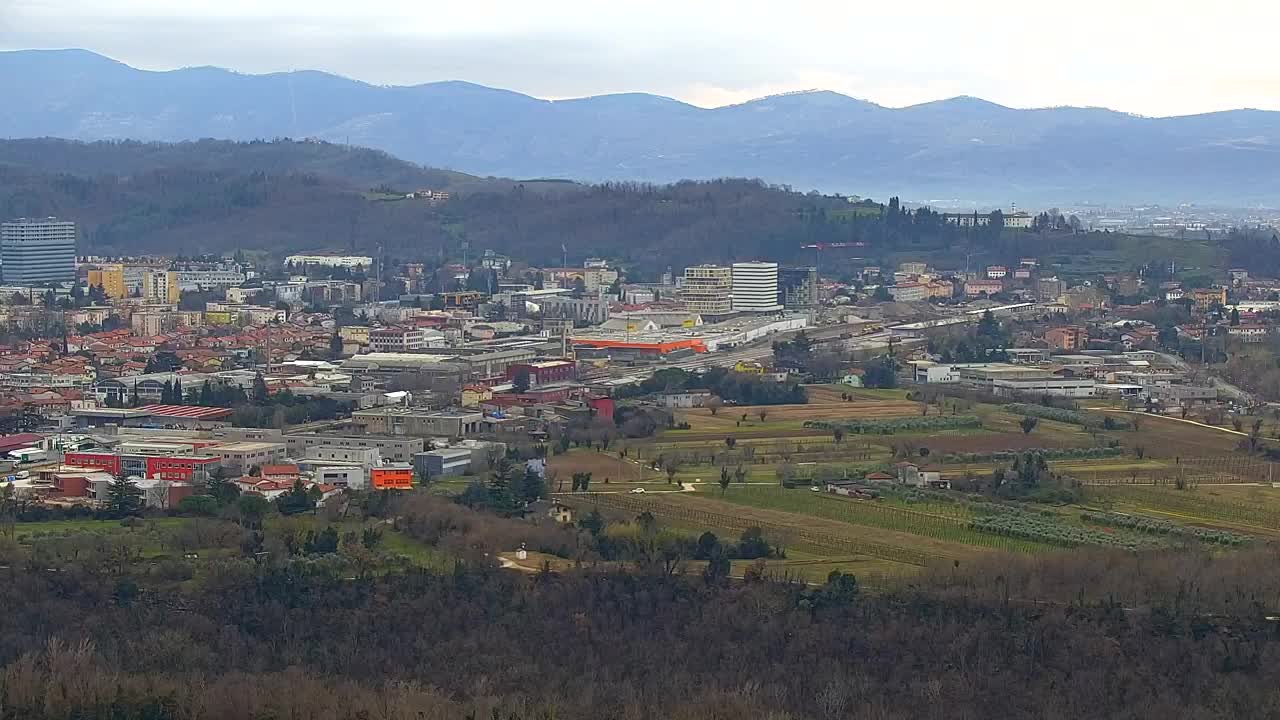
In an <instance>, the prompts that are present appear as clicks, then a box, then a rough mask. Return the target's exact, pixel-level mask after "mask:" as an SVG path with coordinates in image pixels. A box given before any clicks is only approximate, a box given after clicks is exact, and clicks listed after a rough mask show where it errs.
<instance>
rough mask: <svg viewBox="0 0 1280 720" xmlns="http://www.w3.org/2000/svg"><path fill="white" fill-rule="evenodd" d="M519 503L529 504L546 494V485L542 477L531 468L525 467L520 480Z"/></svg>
mask: <svg viewBox="0 0 1280 720" xmlns="http://www.w3.org/2000/svg"><path fill="white" fill-rule="evenodd" d="M519 490H520V492H519V495H520V501H521V502H523V503H531V502H533V501H535V500H537V499H538V498H541V497H545V496H546V494H547V483H546V481H545V480H543V478H542V475H541V474H540V473H539V472H538V471H537V470H535V469H533V468H532V467H526V468H525V470H524V477H523V478H521V479H520V488H519Z"/></svg>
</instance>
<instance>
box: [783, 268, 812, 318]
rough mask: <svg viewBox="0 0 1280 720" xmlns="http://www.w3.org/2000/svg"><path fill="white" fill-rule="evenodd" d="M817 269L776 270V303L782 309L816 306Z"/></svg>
mask: <svg viewBox="0 0 1280 720" xmlns="http://www.w3.org/2000/svg"><path fill="white" fill-rule="evenodd" d="M818 301H819V298H818V268H816V267H795V268H780V269H779V270H778V302H780V303H782V305H783V307H786V308H795V309H805V308H812V307H817V306H818Z"/></svg>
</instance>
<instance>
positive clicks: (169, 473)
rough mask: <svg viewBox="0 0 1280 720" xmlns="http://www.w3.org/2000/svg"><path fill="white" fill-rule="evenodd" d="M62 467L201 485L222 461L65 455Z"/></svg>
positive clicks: (211, 459) (95, 454)
mask: <svg viewBox="0 0 1280 720" xmlns="http://www.w3.org/2000/svg"><path fill="white" fill-rule="evenodd" d="M62 462H63V464H64V465H71V466H74V467H81V468H93V469H95V470H101V471H102V472H108V473H111V474H112V475H117V476H118V475H139V476H141V477H144V478H155V479H159V480H183V481H188V482H204V481H205V480H207V479H208V477H209V471H210V470H212V469H213V468H214V467H217V465H218V464H219V463H221V462H222V459H221V458H216V457H201V456H180V457H162V456H151V455H119V454H116V453H110V452H78V453H67V454H66V455H65V456H64V457H63V460H62Z"/></svg>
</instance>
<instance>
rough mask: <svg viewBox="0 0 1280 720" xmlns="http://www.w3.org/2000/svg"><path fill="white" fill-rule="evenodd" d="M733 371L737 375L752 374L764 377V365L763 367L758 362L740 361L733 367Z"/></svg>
mask: <svg viewBox="0 0 1280 720" xmlns="http://www.w3.org/2000/svg"><path fill="white" fill-rule="evenodd" d="M733 371H734V372H737V373H751V374H752V375H763V374H764V365H761V364H760V363H758V362H751V361H750V360H739V361H738V362H737V364H735V365H734V366H733Z"/></svg>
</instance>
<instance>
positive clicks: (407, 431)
mask: <svg viewBox="0 0 1280 720" xmlns="http://www.w3.org/2000/svg"><path fill="white" fill-rule="evenodd" d="M351 420H352V422H354V423H355V424H357V425H359V426H360V427H361V428H363V429H364V431H365V432H368V433H370V434H378V435H393V436H400V435H409V436H413V437H423V438H427V437H447V438H461V437H466V436H469V435H476V434H478V433H480V432H482V431H483V427H484V414H483V413H480V412H475V411H471V410H453V409H450V410H418V409H415V408H399V407H388V408H372V409H369V410H357V411H356V412H354V413H352V414H351Z"/></svg>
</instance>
